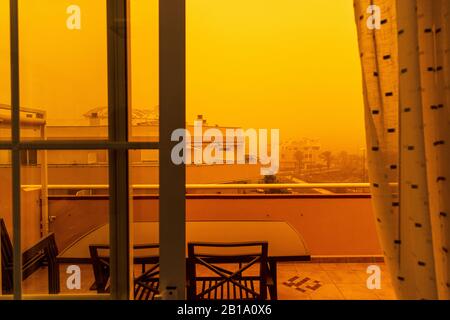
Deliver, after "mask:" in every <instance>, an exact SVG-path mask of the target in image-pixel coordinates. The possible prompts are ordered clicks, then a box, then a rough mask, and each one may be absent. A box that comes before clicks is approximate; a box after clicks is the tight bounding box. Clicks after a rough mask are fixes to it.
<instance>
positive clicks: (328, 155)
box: [320, 151, 333, 170]
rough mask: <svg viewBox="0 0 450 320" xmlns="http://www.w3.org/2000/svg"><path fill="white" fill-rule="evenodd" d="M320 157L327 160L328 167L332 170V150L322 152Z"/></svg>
mask: <svg viewBox="0 0 450 320" xmlns="http://www.w3.org/2000/svg"><path fill="white" fill-rule="evenodd" d="M320 157H321V158H322V159H323V160H324V161H325V163H326V164H327V169H328V170H330V166H331V160H332V159H333V155H332V153H331V151H324V152H322V153H321V154H320Z"/></svg>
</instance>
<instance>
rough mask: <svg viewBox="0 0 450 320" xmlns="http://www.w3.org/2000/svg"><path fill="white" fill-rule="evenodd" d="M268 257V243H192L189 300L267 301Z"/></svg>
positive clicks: (190, 246)
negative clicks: (199, 268)
mask: <svg viewBox="0 0 450 320" xmlns="http://www.w3.org/2000/svg"><path fill="white" fill-rule="evenodd" d="M267 256H268V243H267V242H248V243H189V244H188V266H187V275H188V291H187V292H188V299H190V300H202V299H217V300H237V299H250V300H265V299H266V298H267V278H268V266H267V263H268V257H267ZM198 266H201V267H202V268H203V270H202V271H201V272H199V271H200V270H197V267H198Z"/></svg>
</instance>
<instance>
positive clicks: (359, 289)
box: [336, 284, 379, 300]
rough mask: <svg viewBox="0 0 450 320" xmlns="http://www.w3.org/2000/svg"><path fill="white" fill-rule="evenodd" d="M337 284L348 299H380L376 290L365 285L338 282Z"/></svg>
mask: <svg viewBox="0 0 450 320" xmlns="http://www.w3.org/2000/svg"><path fill="white" fill-rule="evenodd" d="M336 286H337V288H338V289H339V291H340V292H341V293H342V294H343V295H344V298H345V299H346V300H379V297H378V296H377V295H376V293H375V291H376V290H370V289H368V288H367V287H366V286H364V285H358V284H342V285H339V284H338V285H336Z"/></svg>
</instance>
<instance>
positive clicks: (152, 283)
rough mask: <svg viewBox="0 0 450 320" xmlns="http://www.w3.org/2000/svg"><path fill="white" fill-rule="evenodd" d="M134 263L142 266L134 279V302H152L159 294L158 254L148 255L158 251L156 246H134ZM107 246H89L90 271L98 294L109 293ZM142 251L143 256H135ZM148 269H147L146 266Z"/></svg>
mask: <svg viewBox="0 0 450 320" xmlns="http://www.w3.org/2000/svg"><path fill="white" fill-rule="evenodd" d="M133 248H134V251H135V257H134V263H135V264H140V265H142V271H141V274H140V275H138V276H136V277H134V297H135V299H136V300H153V299H154V298H155V296H156V295H157V294H158V293H159V291H158V288H159V257H158V256H159V254H158V255H154V253H153V254H149V251H151V252H153V251H155V250H158V249H159V245H158V244H143V245H135V246H134V247H133ZM109 249H110V246H109V245H90V246H89V252H90V255H91V263H92V269H93V272H94V277H95V288H96V290H97V292H98V293H107V292H109V291H110V288H109V281H110V264H109ZM138 251H144V253H143V255H140V254H137V252H138ZM148 265H149V268H148V269H147V266H148Z"/></svg>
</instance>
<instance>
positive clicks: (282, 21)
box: [0, 0, 364, 152]
mask: <svg viewBox="0 0 450 320" xmlns="http://www.w3.org/2000/svg"><path fill="white" fill-rule="evenodd" d="M8 3H9V0H0V34H2V37H1V40H0V73H1V74H2V79H3V80H2V81H1V82H0V103H8V102H9V93H8V92H9V83H8V81H7V80H8V79H9V75H8V74H7V73H8V62H9V61H8V59H7V57H8V43H7V42H8V38H7V37H5V36H4V35H7V33H8V30H7V27H8V21H7V19H6V18H7V15H6V14H7V11H8ZM20 3H21V7H20V21H21V23H20V28H21V31H20V35H21V38H20V39H21V42H20V44H21V55H22V56H21V90H22V92H21V99H22V105H23V106H26V107H31V108H40V109H45V110H47V111H48V117H49V120H50V122H52V121H53V123H55V122H59V123H61V122H64V123H70V121H72V120H73V119H79V118H81V115H82V114H83V113H84V112H86V111H87V110H89V109H92V108H94V107H98V106H104V105H106V104H107V101H106V94H107V91H106V30H105V23H106V22H105V20H106V18H105V13H106V11H105V3H106V1H101V0H96V1H92V0H71V1H67V0H58V1H54V0H40V1H34V0H22V1H21V2H20ZM156 3H157V1H156V0H152V1H148V0H131V9H132V11H131V21H132V29H131V39H132V88H133V90H132V103H133V106H134V107H136V108H150V107H154V106H156V105H158V96H157V92H158V86H157V78H158V76H157V71H158V61H157V23H158V22H157V7H156ZM71 4H77V5H79V6H80V7H81V10H82V15H81V27H82V28H81V30H68V29H67V27H66V19H67V17H68V15H67V14H66V8H67V7H68V6H69V5H71ZM360 74H361V72H360V65H359V59H358V49H357V38H356V28H355V25H354V21H353V6H352V1H351V0H314V1H306V0H245V1H243V0H213V1H212V0H188V1H187V112H188V121H189V122H191V121H192V120H193V119H194V118H195V115H197V114H204V115H205V117H206V118H207V120H208V122H209V123H211V124H216V123H217V124H220V125H226V126H228V125H229V126H244V127H253V128H279V129H280V130H281V138H282V139H283V138H291V137H298V138H301V137H311V138H320V139H321V141H322V144H323V145H324V147H326V148H332V149H340V148H346V149H348V150H349V151H353V152H358V150H359V149H360V148H361V147H363V145H364V123H363V100H362V90H361V75H360ZM5 75H6V76H5Z"/></svg>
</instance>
